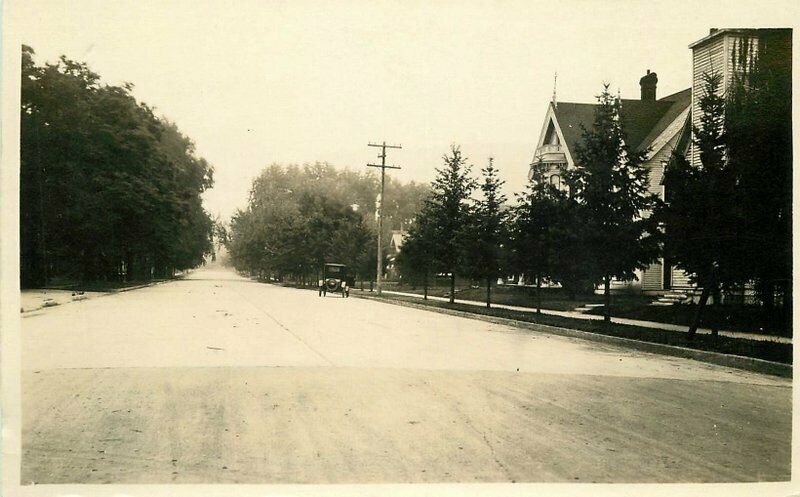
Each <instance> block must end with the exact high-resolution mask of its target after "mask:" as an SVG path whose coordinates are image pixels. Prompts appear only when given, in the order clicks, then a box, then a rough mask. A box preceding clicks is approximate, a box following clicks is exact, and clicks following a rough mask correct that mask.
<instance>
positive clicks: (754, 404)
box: [22, 270, 791, 484]
mask: <svg viewBox="0 0 800 497" xmlns="http://www.w3.org/2000/svg"><path fill="white" fill-rule="evenodd" d="M22 333H23V351H22V354H23V356H22V365H23V372H22V389H23V391H22V394H23V404H22V414H23V458H22V481H23V483H31V482H35V483H37V484H38V483H172V482H176V483H378V482H410V483H420V482H510V481H516V482H593V481H594V482H706V481H715V482H716V481H757V480H786V479H788V478H789V476H790V452H791V445H790V444H791V442H790V440H791V438H790V433H791V382H790V381H789V380H785V379H781V378H775V377H769V376H763V375H758V374H754V373H748V372H743V371H736V370H732V369H726V368H722V367H718V366H710V365H706V364H702V363H698V362H694V361H690V360H684V359H678V358H671V357H660V356H656V355H651V354H646V353H641V352H634V351H629V350H625V349H619V348H615V347H611V346H607V345H600V344H597V343H594V342H584V341H581V340H578V339H572V338H566V337H558V336H550V335H547V334H544V333H542V334H539V333H534V332H531V331H524V330H519V329H515V328H510V327H506V326H501V325H495V324H489V323H486V322H483V321H477V320H470V319H466V318H458V317H453V316H447V315H443V314H438V313H431V312H426V311H423V310H417V309H409V308H406V307H399V306H393V305H390V304H384V303H380V302H374V301H368V300H362V299H353V298H351V299H341V298H338V297H332V296H331V297H327V298H319V297H317V295H316V293H315V292H309V291H303V290H294V289H287V288H280V287H276V286H270V285H263V284H259V283H254V282H250V281H247V280H245V279H242V278H239V277H238V276H236V275H234V274H233V273H231V272H225V271H220V270H204V271H197V272H194V273H192V274H191V275H190V276H189V277H188V278H186V279H185V280H181V281H176V282H171V283H167V284H162V285H157V286H154V287H150V288H145V289H141V290H135V291H132V292H127V293H124V294H119V295H111V296H105V297H99V298H96V299H91V300H87V301H82V302H75V303H70V304H66V305H63V306H59V307H53V308H49V309H45V310H42V311H37V312H34V313H29V314H26V315H25V317H24V318H23V327H22Z"/></svg>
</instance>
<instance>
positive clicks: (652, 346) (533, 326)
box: [350, 293, 792, 378]
mask: <svg viewBox="0 0 800 497" xmlns="http://www.w3.org/2000/svg"><path fill="white" fill-rule="evenodd" d="M350 295H351V296H353V297H357V298H361V299H366V300H374V301H378V302H385V303H387V304H392V305H400V306H404V307H411V308H415V309H422V310H426V311H431V312H438V313H440V314H449V315H451V316H459V317H464V318H468V319H477V320H480V321H486V322H489V323H494V324H502V325H507V326H513V327H515V328H523V329H527V330H531V331H538V332H543V333H550V334H553V335H560V336H565V337H572V338H580V339H583V340H591V341H594V342H599V343H604V344H609V345H617V346H620V347H625V348H628V349H634V350H638V351H641V352H649V353H653V354H660V355H666V356H671V357H681V358H684V359H693V360H696V361H701V362H706V363H710V364H716V365H718V366H726V367H730V368H735V369H743V370H747V371H753V372H756V373H763V374H769V375H773V376H780V377H784V378H791V377H792V365H791V364H784V363H780V362H774V361H766V360H764V359H756V358H753V357H745V356H739V355H733V354H723V353H720V352H710V351H706V350H697V349H690V348H686V347H679V346H676V345H666V344H662V343H654V342H646V341H641V340H634V339H631V338H623V337H615V336H610V335H603V334H600V333H591V332H588V331H582V330H575V329H571V328H562V327H559V326H551V325H546V324H537V323H529V322H526V321H519V320H516V319H509V318H502V317H497V316H486V315H484V314H478V313H472V312H467V311H461V310H455V309H446V308H442V307H436V306H429V305H425V304H418V303H415V302H408V301H404V300H395V299H392V298H390V297H389V298H386V297H378V296H376V295H364V294H357V293H351V294H350Z"/></svg>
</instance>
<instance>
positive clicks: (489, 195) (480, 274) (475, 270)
mask: <svg viewBox="0 0 800 497" xmlns="http://www.w3.org/2000/svg"><path fill="white" fill-rule="evenodd" d="M481 172H482V175H483V182H482V183H481V184H480V190H481V193H482V198H481V199H480V200H478V201H477V202H476V205H475V206H474V209H473V212H472V219H471V220H470V222H469V224H468V226H469V229H468V230H467V233H466V235H465V237H466V243H467V244H468V247H469V249H468V250H467V253H466V261H467V268H468V271H469V272H470V274H471V275H472V276H473V277H475V278H477V279H479V280H482V281H485V282H486V307H491V305H492V280H494V279H496V278H497V277H498V276H499V275H500V270H501V266H502V259H503V257H502V248H503V245H504V241H505V238H506V225H505V220H506V212H505V211H504V210H503V204H504V203H505V201H506V197H505V196H504V195H503V194H502V192H501V191H500V189H501V188H502V186H503V183H504V182H503V181H502V180H501V179H500V178H499V177H498V176H497V169H495V167H494V160H493V159H492V158H489V164H488V165H487V166H486V167H485V168H483V169H482V170H481Z"/></svg>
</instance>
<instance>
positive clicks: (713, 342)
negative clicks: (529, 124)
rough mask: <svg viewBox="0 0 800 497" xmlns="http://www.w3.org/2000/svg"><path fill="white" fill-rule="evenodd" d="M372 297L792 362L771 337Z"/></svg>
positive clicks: (785, 347) (788, 347) (785, 348)
mask: <svg viewBox="0 0 800 497" xmlns="http://www.w3.org/2000/svg"><path fill="white" fill-rule="evenodd" d="M374 298H381V299H387V300H400V301H405V302H412V303H414V304H422V305H425V306H430V307H437V308H443V309H453V310H458V311H463V312H468V313H472V314H480V315H484V316H496V317H501V318H507V319H514V320H517V321H524V322H528V323H535V324H542V325H548V326H557V327H560V328H569V329H574V330H580V331H586V332H589V333H598V334H602V335H609V336H615V337H621V338H630V339H634V340H641V341H646V342H653V343H660V344H666V345H674V346H678V347H686V348H690V349H696V350H705V351H710V352H721V353H724V354H734V355H740V356H745V357H753V358H756V359H764V360H767V361H775V362H781V363H784V364H791V363H792V346H791V345H789V344H782V343H776V342H771V341H763V340H747V339H741V338H730V337H725V336H716V337H714V336H711V335H695V337H694V338H693V339H690V338H689V336H688V335H687V334H686V333H682V332H676V331H667V330H658V329H653V328H642V327H638V326H630V325H624V324H619V323H604V322H602V321H594V320H591V321H589V320H583V319H571V318H564V317H561V316H553V315H547V314H539V315H537V314H533V313H530V312H522V311H512V310H507V309H498V308H490V309H487V308H485V307H477V306H474V305H469V304H450V303H448V302H441V301H435V300H427V301H422V300H419V299H417V298H413V297H402V296H397V295H386V294H384V295H383V296H381V297H377V296H374Z"/></svg>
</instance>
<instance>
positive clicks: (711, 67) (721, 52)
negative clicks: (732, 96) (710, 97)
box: [691, 36, 730, 165]
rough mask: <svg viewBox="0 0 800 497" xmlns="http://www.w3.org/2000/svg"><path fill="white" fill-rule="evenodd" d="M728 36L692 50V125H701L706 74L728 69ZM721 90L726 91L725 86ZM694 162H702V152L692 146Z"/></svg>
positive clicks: (722, 71) (723, 71)
mask: <svg viewBox="0 0 800 497" xmlns="http://www.w3.org/2000/svg"><path fill="white" fill-rule="evenodd" d="M726 38H727V37H725V36H721V37H719V38H717V39H715V40H711V41H709V42H708V43H706V44H704V45H700V46H698V47H695V49H694V50H693V51H692V125H693V126H699V125H700V115H701V112H700V98H702V96H703V95H704V94H705V81H704V80H703V75H704V74H711V73H712V72H715V71H716V72H718V73H721V74H723V78H724V74H725V72H727V71H726V69H727V61H726V58H727V59H730V56H729V55H728V54H726V53H725V48H726V45H727V43H726ZM721 90H723V91H724V88H722V89H721ZM691 161H692V164H694V165H698V164H700V154H697V153H695V150H694V146H692V147H691Z"/></svg>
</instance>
